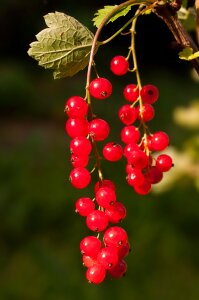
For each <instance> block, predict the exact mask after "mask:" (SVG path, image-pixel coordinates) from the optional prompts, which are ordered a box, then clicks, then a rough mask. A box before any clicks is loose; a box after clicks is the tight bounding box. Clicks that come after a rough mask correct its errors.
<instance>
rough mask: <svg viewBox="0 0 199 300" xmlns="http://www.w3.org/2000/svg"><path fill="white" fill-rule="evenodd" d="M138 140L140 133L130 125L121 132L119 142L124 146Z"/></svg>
mask: <svg viewBox="0 0 199 300" xmlns="http://www.w3.org/2000/svg"><path fill="white" fill-rule="evenodd" d="M139 139H140V131H139V129H138V128H137V127H135V126H133V125H130V126H125V127H123V128H122V130H121V140H122V142H123V143H125V144H129V143H137V142H138V141H139Z"/></svg>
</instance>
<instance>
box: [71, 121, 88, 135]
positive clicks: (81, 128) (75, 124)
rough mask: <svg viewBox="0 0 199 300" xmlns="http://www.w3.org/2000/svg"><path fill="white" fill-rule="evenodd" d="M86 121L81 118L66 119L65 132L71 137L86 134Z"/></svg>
mask: <svg viewBox="0 0 199 300" xmlns="http://www.w3.org/2000/svg"><path fill="white" fill-rule="evenodd" d="M88 124H89V123H88V121H87V120H86V119H83V118H76V119H72V118H69V119H68V120H67V121H66V132H67V134H68V135H69V136H70V137H71V138H74V137H76V136H80V135H81V136H86V135H87V134H88Z"/></svg>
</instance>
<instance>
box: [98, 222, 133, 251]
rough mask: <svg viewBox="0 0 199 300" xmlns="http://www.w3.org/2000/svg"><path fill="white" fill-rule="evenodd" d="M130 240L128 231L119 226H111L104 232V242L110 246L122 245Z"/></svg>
mask: <svg viewBox="0 0 199 300" xmlns="http://www.w3.org/2000/svg"><path fill="white" fill-rule="evenodd" d="M127 241H128V236H127V233H126V231H125V230H124V229H123V228H122V227H119V226H112V227H109V228H108V229H107V230H106V231H105V233H104V244H105V245H106V246H107V247H108V246H109V247H118V248H119V247H122V246H123V245H125V244H126V243H127Z"/></svg>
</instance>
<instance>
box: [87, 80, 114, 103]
mask: <svg viewBox="0 0 199 300" xmlns="http://www.w3.org/2000/svg"><path fill="white" fill-rule="evenodd" d="M89 91H90V94H91V96H93V97H94V98H97V99H100V100H103V99H106V98H108V97H109V96H110V95H111V93H112V84H111V83H110V81H109V80H108V79H106V78H103V77H99V78H96V79H94V80H93V81H91V83H90V85H89Z"/></svg>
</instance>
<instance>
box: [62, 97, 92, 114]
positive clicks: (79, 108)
mask: <svg viewBox="0 0 199 300" xmlns="http://www.w3.org/2000/svg"><path fill="white" fill-rule="evenodd" d="M65 111H66V113H67V115H68V116H69V117H70V118H80V117H85V116H86V114H87V111H88V104H87V103H86V101H85V100H84V99H83V98H82V97H79V96H73V97H71V98H69V99H68V100H67V101H66V106H65Z"/></svg>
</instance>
